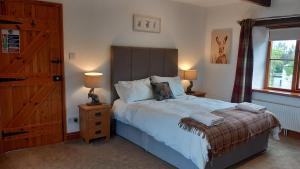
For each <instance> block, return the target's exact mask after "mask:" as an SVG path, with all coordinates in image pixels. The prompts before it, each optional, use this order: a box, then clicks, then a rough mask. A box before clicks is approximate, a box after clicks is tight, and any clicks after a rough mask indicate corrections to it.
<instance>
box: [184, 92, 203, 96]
mask: <svg viewBox="0 0 300 169" xmlns="http://www.w3.org/2000/svg"><path fill="white" fill-rule="evenodd" d="M186 94H187V95H191V96H196V97H205V95H206V93H205V92H201V91H195V92H193V93H186Z"/></svg>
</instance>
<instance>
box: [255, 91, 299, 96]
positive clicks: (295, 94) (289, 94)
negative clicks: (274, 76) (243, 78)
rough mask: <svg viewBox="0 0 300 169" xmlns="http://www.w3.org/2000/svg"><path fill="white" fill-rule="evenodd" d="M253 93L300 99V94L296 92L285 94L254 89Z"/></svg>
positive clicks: (283, 92)
mask: <svg viewBox="0 0 300 169" xmlns="http://www.w3.org/2000/svg"><path fill="white" fill-rule="evenodd" d="M252 91H253V92H259V93H267V94H275V95H280V96H287V97H295V98H300V93H295V92H285V91H278V90H270V89H252Z"/></svg>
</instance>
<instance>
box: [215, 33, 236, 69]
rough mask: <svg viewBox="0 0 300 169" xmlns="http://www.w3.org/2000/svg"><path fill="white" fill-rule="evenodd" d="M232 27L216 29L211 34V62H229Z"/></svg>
mask: <svg viewBox="0 0 300 169" xmlns="http://www.w3.org/2000/svg"><path fill="white" fill-rule="evenodd" d="M231 39H232V29H217V30H213V31H212V36H211V63H215V64H229V56H230V49H231Z"/></svg>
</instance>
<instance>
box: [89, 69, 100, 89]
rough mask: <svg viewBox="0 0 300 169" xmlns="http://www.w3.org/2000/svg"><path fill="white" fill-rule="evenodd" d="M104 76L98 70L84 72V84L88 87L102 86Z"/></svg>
mask: <svg viewBox="0 0 300 169" xmlns="http://www.w3.org/2000/svg"><path fill="white" fill-rule="evenodd" d="M102 76H103V74H102V73H98V72H89V73H84V86H85V87H87V88H100V87H101V81H102Z"/></svg>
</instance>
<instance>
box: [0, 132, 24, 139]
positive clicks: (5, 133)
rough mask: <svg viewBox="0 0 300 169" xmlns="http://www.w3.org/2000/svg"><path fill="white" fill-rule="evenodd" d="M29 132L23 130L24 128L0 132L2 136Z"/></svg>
mask: <svg viewBox="0 0 300 169" xmlns="http://www.w3.org/2000/svg"><path fill="white" fill-rule="evenodd" d="M27 133H29V132H28V131H24V130H19V131H13V132H4V131H2V132H1V135H2V138H5V137H11V136H16V135H21V134H27Z"/></svg>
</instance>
